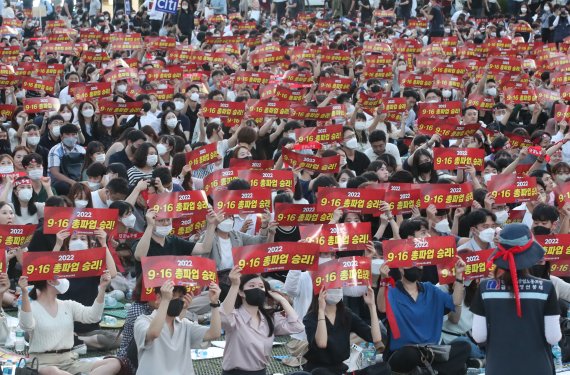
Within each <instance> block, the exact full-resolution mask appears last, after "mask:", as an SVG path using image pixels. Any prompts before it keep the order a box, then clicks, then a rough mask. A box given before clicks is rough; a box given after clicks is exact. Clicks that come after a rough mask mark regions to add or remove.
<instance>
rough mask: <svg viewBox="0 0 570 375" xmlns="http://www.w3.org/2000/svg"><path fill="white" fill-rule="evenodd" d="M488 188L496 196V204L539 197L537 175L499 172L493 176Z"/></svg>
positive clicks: (525, 200) (526, 200) (519, 201)
mask: <svg viewBox="0 0 570 375" xmlns="http://www.w3.org/2000/svg"><path fill="white" fill-rule="evenodd" d="M487 189H488V190H489V192H490V193H491V194H492V196H493V198H495V204H505V203H521V202H528V201H530V200H534V199H536V198H537V197H538V190H537V187H536V177H517V176H516V175H515V174H499V175H495V176H493V177H491V180H490V181H489V183H488V184H487Z"/></svg>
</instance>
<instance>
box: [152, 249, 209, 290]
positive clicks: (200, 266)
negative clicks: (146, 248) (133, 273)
mask: <svg viewBox="0 0 570 375" xmlns="http://www.w3.org/2000/svg"><path fill="white" fill-rule="evenodd" d="M141 266H142V274H143V284H144V286H145V288H156V287H161V286H163V285H164V283H166V282H167V281H169V280H171V281H173V282H174V284H176V285H188V284H191V285H199V286H202V287H206V286H209V285H210V283H212V282H213V283H216V282H217V279H218V276H217V272H216V262H215V261H213V260H212V259H208V258H202V257H193V256H179V255H177V256H171V255H163V256H152V257H149V256H146V257H142V258H141Z"/></svg>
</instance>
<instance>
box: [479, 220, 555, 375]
mask: <svg viewBox="0 0 570 375" xmlns="http://www.w3.org/2000/svg"><path fill="white" fill-rule="evenodd" d="M543 257H544V249H543V248H542V247H541V246H540V245H539V244H538V243H537V242H536V241H535V240H534V237H533V235H532V234H531V232H530V229H529V228H528V227H527V226H525V225H524V224H508V225H506V226H505V227H504V228H503V230H502V231H501V233H500V234H499V243H498V244H497V250H496V251H495V252H494V253H493V256H492V257H491V260H492V261H493V262H494V263H495V265H496V266H497V269H496V271H495V278H493V279H489V280H482V281H481V283H480V284H479V291H478V293H477V294H476V295H475V299H474V300H473V303H472V305H471V311H472V312H473V314H474V315H473V338H474V339H475V341H477V342H479V343H486V352H487V364H486V370H485V373H487V374H489V375H494V374H521V373H533V374H554V373H555V369H554V363H553V360H552V352H551V345H557V344H558V341H560V339H561V338H562V334H561V332H560V323H559V319H560V308H559V306H558V299H557V296H556V289H555V288H554V285H553V284H552V282H551V281H549V280H544V279H539V278H535V277H532V276H531V275H530V274H529V271H528V270H529V269H530V268H532V267H533V266H534V265H535V264H537V263H538V262H539V261H540V260H541V259H542V258H543ZM513 296H514V298H513Z"/></svg>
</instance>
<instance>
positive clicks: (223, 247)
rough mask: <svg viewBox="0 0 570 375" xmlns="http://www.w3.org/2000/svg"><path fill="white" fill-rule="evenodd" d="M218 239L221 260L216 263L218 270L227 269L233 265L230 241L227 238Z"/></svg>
mask: <svg viewBox="0 0 570 375" xmlns="http://www.w3.org/2000/svg"><path fill="white" fill-rule="evenodd" d="M218 241H220V258H221V262H220V264H219V265H218V269H219V270H227V269H230V268H232V267H233V266H234V259H233V255H232V241H231V240H230V239H229V238H227V239H226V238H221V237H218Z"/></svg>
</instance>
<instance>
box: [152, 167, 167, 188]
mask: <svg viewBox="0 0 570 375" xmlns="http://www.w3.org/2000/svg"><path fill="white" fill-rule="evenodd" d="M156 177H158V178H160V183H161V184H162V185H163V186H164V185H168V184H170V183H171V182H172V173H170V169H169V168H168V167H158V168H156V169H155V170H153V171H152V178H153V180H154V179H155V178H156Z"/></svg>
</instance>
